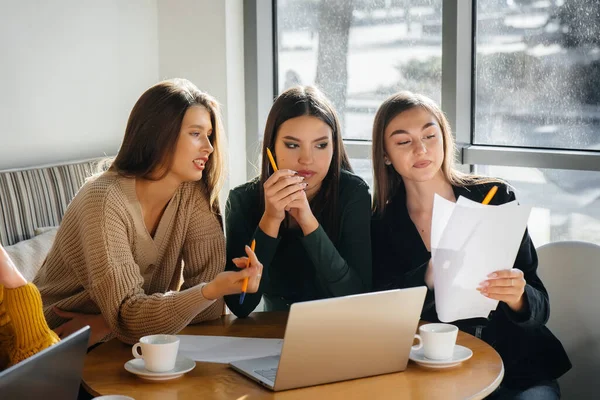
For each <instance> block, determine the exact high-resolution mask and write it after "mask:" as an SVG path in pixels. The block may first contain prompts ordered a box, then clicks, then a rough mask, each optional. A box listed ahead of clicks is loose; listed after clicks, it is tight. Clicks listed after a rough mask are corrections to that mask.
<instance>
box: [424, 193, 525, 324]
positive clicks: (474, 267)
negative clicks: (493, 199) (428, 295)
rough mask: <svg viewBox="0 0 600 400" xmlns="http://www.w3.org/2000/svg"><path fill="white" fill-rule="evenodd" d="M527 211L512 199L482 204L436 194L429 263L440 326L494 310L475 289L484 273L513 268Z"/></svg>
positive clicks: (484, 275)
mask: <svg viewBox="0 0 600 400" xmlns="http://www.w3.org/2000/svg"><path fill="white" fill-rule="evenodd" d="M530 211H531V207H527V206H521V205H518V204H517V202H516V201H514V202H510V203H506V204H503V205H500V206H484V205H482V204H479V203H475V202H473V201H471V200H468V199H465V198H463V197H459V198H458V201H457V202H456V204H455V203H452V202H450V201H448V200H446V199H444V198H442V197H440V196H437V195H436V196H435V198H434V205H433V215H432V224H431V225H432V226H431V259H432V264H433V284H434V287H435V303H436V311H437V313H438V318H439V319H440V321H443V322H452V321H456V320H459V319H467V318H476V317H482V318H486V317H487V316H488V315H489V313H490V311H492V310H495V309H496V307H497V306H498V301H497V300H492V299H489V298H487V297H484V296H483V295H481V293H479V292H478V291H477V290H476V288H477V287H478V286H479V283H481V282H482V281H484V280H485V279H486V278H487V275H488V274H490V273H492V272H494V271H498V270H502V269H510V268H512V266H513V264H514V261H515V258H516V255H517V252H518V250H519V246H520V244H521V240H522V238H523V233H524V232H525V228H526V226H527V219H528V218H529V213H530Z"/></svg>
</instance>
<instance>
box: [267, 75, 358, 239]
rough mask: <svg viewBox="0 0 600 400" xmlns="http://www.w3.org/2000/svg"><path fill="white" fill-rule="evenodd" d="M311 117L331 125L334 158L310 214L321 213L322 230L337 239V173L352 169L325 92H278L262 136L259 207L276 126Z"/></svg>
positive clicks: (302, 88)
mask: <svg viewBox="0 0 600 400" xmlns="http://www.w3.org/2000/svg"><path fill="white" fill-rule="evenodd" d="M305 115H307V116H311V117H316V118H319V119H320V120H321V121H323V122H324V123H326V124H327V125H328V126H329V127H330V128H331V135H332V142H333V143H332V145H333V157H332V158H331V164H330V165H329V171H328V172H327V175H326V176H325V178H324V179H323V183H322V184H321V188H320V189H319V192H318V193H317V194H316V195H315V197H314V198H313V199H311V201H310V208H311V209H312V211H313V213H315V214H316V213H319V212H320V213H321V215H323V229H325V232H327V235H328V236H329V238H330V239H331V240H332V241H335V240H337V234H338V231H339V217H338V200H339V199H338V198H339V187H340V174H341V171H342V170H346V171H350V172H353V171H352V167H351V166H350V161H349V160H348V155H347V154H346V149H345V148H344V143H343V141H342V132H341V129H340V123H339V119H338V116H337V113H336V111H335V109H334V108H333V106H332V104H331V102H330V101H329V99H327V97H325V95H324V94H323V93H322V92H321V91H320V90H319V89H317V88H315V87H313V86H296V87H292V88H289V89H288V90H286V91H285V92H283V93H281V94H280V95H279V96H278V97H277V99H275V102H274V103H273V106H272V107H271V111H270V112H269V116H268V117H267V123H266V126H265V135H264V138H263V146H262V153H261V155H262V162H261V169H260V185H259V189H260V204H261V208H262V210H264V209H265V204H264V191H263V185H264V184H265V182H266V180H267V179H268V178H269V176H270V175H271V174H272V173H273V169H272V168H271V165H270V163H269V159H268V157H267V148H269V149H271V152H273V157H275V158H277V154H275V139H276V138H277V133H278V131H279V127H280V126H281V125H282V124H283V123H284V122H285V121H287V120H289V119H292V118H296V117H301V116H305Z"/></svg>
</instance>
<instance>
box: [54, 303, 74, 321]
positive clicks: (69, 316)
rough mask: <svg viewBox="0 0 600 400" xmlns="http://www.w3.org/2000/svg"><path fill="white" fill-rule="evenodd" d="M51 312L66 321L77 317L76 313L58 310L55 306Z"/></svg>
mask: <svg viewBox="0 0 600 400" xmlns="http://www.w3.org/2000/svg"><path fill="white" fill-rule="evenodd" d="M52 312H53V313H54V314H56V315H58V316H59V317H61V318H67V319H72V318H75V317H76V316H77V315H78V313H74V312H70V311H65V310H61V309H60V308H58V307H56V306H55V307H52Z"/></svg>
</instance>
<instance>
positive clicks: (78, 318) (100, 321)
mask: <svg viewBox="0 0 600 400" xmlns="http://www.w3.org/2000/svg"><path fill="white" fill-rule="evenodd" d="M52 311H53V312H54V314H56V315H58V316H59V317H61V318H64V319H68V320H69V321H67V322H65V323H64V324H62V325H61V326H59V327H58V328H56V329H55V330H54V333H56V335H57V336H58V337H59V338H61V339H64V338H66V337H67V336H69V335H70V334H72V333H73V332H76V331H78V330H79V329H81V328H83V327H84V326H86V325H89V327H90V329H91V334H90V339H89V341H88V347H90V346H92V345H95V344H96V343H98V342H100V340H102V339H103V338H105V337H106V336H108V335H109V334H110V332H111V331H110V327H109V326H108V324H107V323H106V321H105V320H104V317H103V316H102V314H84V313H77V312H71V311H64V310H61V309H60V308H58V307H53V308H52Z"/></svg>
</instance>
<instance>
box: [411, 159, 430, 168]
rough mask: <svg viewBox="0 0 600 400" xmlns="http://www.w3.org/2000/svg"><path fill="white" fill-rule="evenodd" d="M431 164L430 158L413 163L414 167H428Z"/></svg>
mask: <svg viewBox="0 0 600 400" xmlns="http://www.w3.org/2000/svg"><path fill="white" fill-rule="evenodd" d="M430 164H431V161H429V160H423V161H419V162H417V163H415V164H414V165H413V167H415V168H427V167H428V166H429V165H430Z"/></svg>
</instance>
